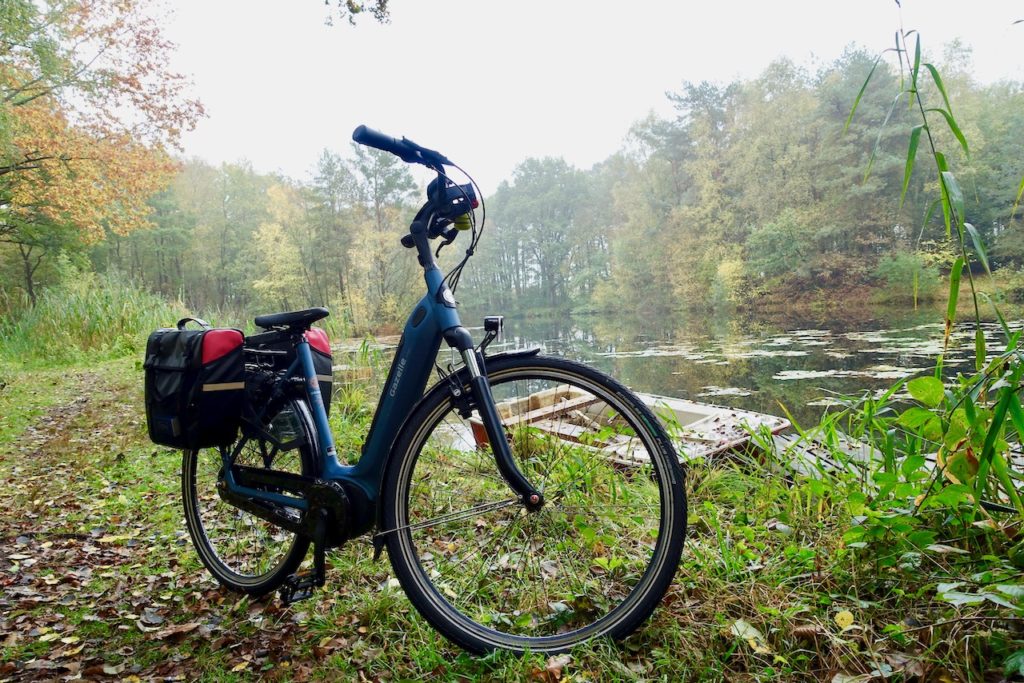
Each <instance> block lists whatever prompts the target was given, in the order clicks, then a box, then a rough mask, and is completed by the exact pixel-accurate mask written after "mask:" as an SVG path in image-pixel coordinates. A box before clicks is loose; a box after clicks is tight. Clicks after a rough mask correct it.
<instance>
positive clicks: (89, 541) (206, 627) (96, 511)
mask: <svg viewBox="0 0 1024 683" xmlns="http://www.w3.org/2000/svg"><path fill="white" fill-rule="evenodd" d="M55 377H57V379H56V380H55V381H56V382H58V383H59V386H58V387H57V391H59V393H60V394H61V395H62V396H61V398H60V400H58V401H57V403H55V404H54V405H52V406H50V407H49V408H48V409H46V410H45V411H44V412H43V413H42V414H41V415H39V416H38V417H36V418H35V419H34V420H32V421H31V422H30V423H29V424H28V426H27V427H25V428H24V429H23V430H22V431H21V433H19V434H15V435H14V438H13V439H10V440H8V442H7V443H6V444H5V445H3V446H2V447H0V510H3V517H4V519H5V521H4V523H3V525H2V527H0V680H35V679H56V680H69V679H72V678H79V677H83V678H86V679H96V678H107V679H111V680H117V679H126V678H128V679H131V678H133V677H134V678H135V679H142V680H145V679H164V680H168V679H169V680H174V679H178V680H182V679H192V678H195V677H196V675H197V671H198V669H201V668H204V666H203V665H202V664H201V663H200V662H199V661H196V660H195V659H194V657H195V654H196V653H197V651H206V650H209V651H211V654H215V653H216V650H217V649H218V648H222V647H224V648H228V651H227V652H226V653H221V654H220V655H218V656H214V659H215V660H216V664H217V668H224V669H231V668H235V667H238V668H237V671H236V674H243V675H244V672H247V671H248V672H250V673H252V672H255V671H257V670H259V669H261V668H263V667H265V666H266V665H267V664H268V663H270V664H271V667H270V669H268V670H267V671H265V673H266V674H272V673H273V669H274V668H276V669H278V670H279V671H281V670H282V668H281V662H285V663H286V664H288V665H290V660H291V659H292V658H293V656H294V654H293V653H294V650H295V648H296V647H297V646H298V645H299V643H301V641H300V640H296V638H295V637H294V628H295V625H294V623H293V620H292V619H291V616H292V615H291V613H290V611H287V610H282V609H281V608H280V607H278V606H277V605H276V604H275V603H274V602H273V601H266V602H264V603H254V604H253V605H249V604H248V602H245V604H243V605H239V604H238V598H237V596H232V595H230V594H227V593H226V592H224V591H221V590H220V589H219V588H217V587H215V585H214V584H213V583H212V581H210V580H209V579H208V577H206V576H205V574H204V573H203V572H202V571H201V570H200V569H199V568H198V567H197V566H195V565H194V564H192V565H191V566H183V565H182V564H181V557H182V556H183V555H184V554H185V553H184V551H185V550H187V547H186V543H187V539H186V534H185V532H184V529H183V526H182V524H181V522H180V517H181V515H180V511H179V508H178V500H177V487H178V481H179V480H178V458H179V456H178V455H177V452H173V451H167V450H165V449H156V448H154V447H153V446H152V444H150V443H149V442H148V440H146V439H145V433H144V431H143V430H144V425H143V423H142V415H141V410H140V403H141V392H140V390H139V388H138V376H137V374H135V373H134V372H130V371H129V370H128V368H127V366H125V367H121V368H115V369H114V371H112V372H97V371H92V370H89V371H68V372H66V373H61V374H60V375H55ZM8 437H10V435H8ZM238 618H241V619H243V620H245V621H250V620H252V619H253V618H256V619H257V621H258V622H259V623H260V624H265V625H266V626H268V627H270V628H269V629H266V628H253V627H251V626H249V627H247V628H246V627H242V628H239V627H238V625H237V624H236V623H235V621H236V619H238ZM272 653H273V656H274V659H273V661H271V654H272ZM224 654H227V655H228V657H224V656H223V655H224ZM225 660H226V661H225ZM232 662H234V663H233V664H232ZM288 669H289V671H288V675H289V678H296V677H298V678H300V679H301V678H303V677H304V676H303V668H302V667H291V666H288ZM306 673H308V670H307V671H306Z"/></svg>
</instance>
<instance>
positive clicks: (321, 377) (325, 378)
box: [316, 375, 334, 382]
mask: <svg viewBox="0 0 1024 683" xmlns="http://www.w3.org/2000/svg"><path fill="white" fill-rule="evenodd" d="M316 381H317V382H333V381H334V375H317V376H316Z"/></svg>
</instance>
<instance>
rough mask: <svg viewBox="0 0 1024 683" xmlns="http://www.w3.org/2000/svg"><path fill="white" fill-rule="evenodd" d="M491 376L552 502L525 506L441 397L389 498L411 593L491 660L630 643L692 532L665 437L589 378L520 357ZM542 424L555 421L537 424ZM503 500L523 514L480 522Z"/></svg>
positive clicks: (499, 363) (404, 434)
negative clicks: (502, 654) (499, 653)
mask: <svg viewBox="0 0 1024 683" xmlns="http://www.w3.org/2000/svg"><path fill="white" fill-rule="evenodd" d="M487 370H488V372H487V374H488V380H489V382H490V383H491V386H492V393H493V394H494V396H495V401H496V402H497V403H498V407H499V412H500V413H502V419H503V422H504V423H505V428H506V431H507V435H508V437H509V441H510V444H511V445H512V446H513V454H514V457H515V459H516V462H517V464H518V466H519V467H520V469H522V470H523V471H524V473H525V474H526V476H527V478H528V479H531V481H532V482H533V484H534V486H538V487H539V488H541V490H542V493H543V494H544V496H545V499H546V503H545V505H544V506H543V507H542V508H541V510H540V511H538V512H533V513H529V512H526V510H525V507H524V506H523V505H522V504H521V503H519V502H517V501H514V494H513V492H512V491H511V489H509V487H508V486H507V485H506V484H505V483H504V482H503V481H501V479H500V476H499V475H498V473H497V469H496V466H495V463H494V459H493V456H492V455H491V454H490V452H489V449H488V448H487V447H486V445H484V446H483V447H481V444H480V441H479V436H478V435H477V436H471V437H468V436H467V434H472V428H473V426H474V425H473V413H471V412H469V411H468V410H466V409H465V407H463V410H462V412H461V414H460V409H459V407H458V406H457V405H455V401H456V399H455V398H454V397H453V395H452V392H451V391H450V389H449V387H448V386H446V385H445V383H441V384H440V385H438V386H436V387H435V388H434V389H432V390H431V391H430V392H428V393H427V395H426V396H425V397H424V399H423V400H422V401H421V402H420V404H419V405H418V407H417V408H416V409H415V411H414V412H413V414H412V415H411V416H410V419H409V420H408V422H407V424H406V425H405V426H404V427H403V428H402V431H401V432H400V434H399V436H398V438H397V439H396V443H395V448H394V450H393V458H392V461H391V462H390V463H389V465H388V469H387V472H386V474H385V480H384V481H385V485H384V489H383V491H382V505H383V511H382V512H383V514H382V523H383V532H384V533H385V534H386V539H387V548H388V555H389V558H390V561H391V564H392V567H393V569H394V571H395V573H396V575H397V577H398V579H399V581H400V582H401V584H402V586H403V588H404V589H405V593H406V595H407V596H408V597H409V600H410V601H411V602H412V604H413V605H414V606H415V607H416V609H417V610H418V611H419V612H420V614H421V615H422V616H423V617H424V618H425V619H426V620H427V621H428V622H430V624H431V625H433V626H434V627H435V628H436V629H437V630H438V631H440V632H441V633H442V634H443V635H444V636H445V637H447V638H448V639H450V640H451V641H453V642H455V643H457V644H458V645H460V646H461V647H463V648H465V649H467V650H470V651H473V652H478V653H483V652H488V651H491V650H494V649H497V648H501V649H509V650H513V651H516V652H525V651H533V652H545V653H556V652H561V651H565V650H568V649H569V648H571V647H573V646H575V645H576V644H578V643H580V642H583V641H585V640H589V639H591V638H594V637H599V636H610V637H612V638H623V637H625V636H627V635H629V634H630V633H632V632H633V631H634V630H636V629H637V628H638V627H639V625H640V624H641V623H642V622H643V621H645V620H646V619H647V618H648V617H649V616H650V615H651V613H652V612H653V611H654V609H655V607H656V606H657V604H658V603H659V601H660V600H661V598H662V597H663V596H664V594H665V591H666V590H667V589H668V586H669V585H670V584H671V582H672V580H673V578H674V576H675V572H676V570H677V568H678V565H679V558H680V555H681V553H682V548H683V542H684V538H685V534H686V490H685V484H684V474H683V470H682V468H681V466H680V464H679V460H678V457H677V455H676V452H675V450H674V448H673V447H672V444H671V442H670V441H669V439H668V436H667V435H666V434H665V430H664V429H663V428H662V427H661V425H660V424H659V423H658V421H657V419H656V418H655V416H654V415H653V414H652V412H651V410H650V409H649V408H648V407H647V406H645V405H644V404H643V402H641V401H640V400H639V399H638V398H637V397H636V396H635V395H634V394H632V393H631V392H630V391H629V390H628V389H626V388H625V387H624V386H623V385H621V384H620V383H618V382H617V381H615V380H613V379H611V378H610V377H607V376H606V375H604V374H602V373H599V372H597V371H596V370H594V369H593V368H590V367H587V366H585V365H582V364H579V363H575V362H571V361H566V360H563V359H557V358H546V357H542V356H533V357H523V356H518V357H516V356H510V357H505V358H502V357H495V358H493V359H490V360H488V361H487ZM463 379H465V378H463ZM463 391H464V392H465V391H468V387H467V386H463ZM544 391H547V392H548V393H547V394H544V393H542V392H544ZM588 396H589V397H590V398H588ZM531 397H535V398H536V400H535V399H534V398H531ZM545 397H547V398H545ZM573 397H575V398H573ZM549 398H550V399H551V401H552V403H551V406H550V407H548V408H544V407H543V406H542V405H541V404H543V402H544V401H546V400H548V399H549ZM524 399H525V400H526V401H527V403H525V404H524V403H522V401H523V400H524ZM591 399H593V401H591ZM517 400H518V401H520V403H515V401H517ZM530 401H533V402H534V404H536V405H538V406H540V407H537V408H534V407H533V404H531V403H530ZM569 407H579V410H577V411H576V413H581V414H580V415H576V414H575V413H573V412H572V411H571V410H569ZM524 410H525V411H526V412H525V413H524ZM545 411H547V412H546V413H545ZM581 411H585V412H581ZM558 413H561V417H559V419H558V420H557V422H556V423H553V424H548V423H549V422H553V417H554V416H555V415H556V414H558ZM465 415H468V416H469V419H467V418H466V417H464V416H465ZM543 415H548V416H551V417H552V420H548V421H547V422H544V423H542V421H540V420H539V419H534V418H539V417H540V416H543ZM588 420H589V421H590V422H591V423H594V424H593V425H589V424H588V422H587V421H588ZM588 426H592V427H593V430H592V431H587V427H588ZM477 431H478V432H480V431H482V430H481V429H478V430H477ZM470 439H472V440H470ZM624 439H628V440H627V441H624ZM644 456H646V462H644V461H645V457H644ZM488 496H495V497H497V498H499V499H501V501H504V503H502V504H505V503H507V500H505V499H507V498H512V499H513V501H514V503H513V504H507V505H505V506H504V507H501V508H496V509H493V510H485V511H481V512H479V514H477V511H480V510H482V509H483V508H482V507H481V505H478V504H477V502H478V501H480V500H481V499H482V498H486V497H488ZM616 500H618V501H619V502H613V501H616ZM501 501H499V502H501ZM632 503H635V505H633V506H632V507H633V509H628V508H627V505H629V504H632ZM482 504H486V501H482ZM613 505H614V506H615V507H612V506H613ZM620 508H621V509H620ZM654 511H656V514H654ZM456 517H457V519H456ZM456 523H458V529H456V530H454V531H453V525H455V524H456ZM513 541H514V542H513ZM630 553H635V554H636V555H637V557H628V555H629V554H630ZM570 569H571V570H574V572H575V573H573V572H571V571H570ZM517 582H518V584H517ZM613 603H614V604H613ZM605 609H607V611H606V612H604V611H603V610H605ZM598 612H601V613H600V614H598Z"/></svg>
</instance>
